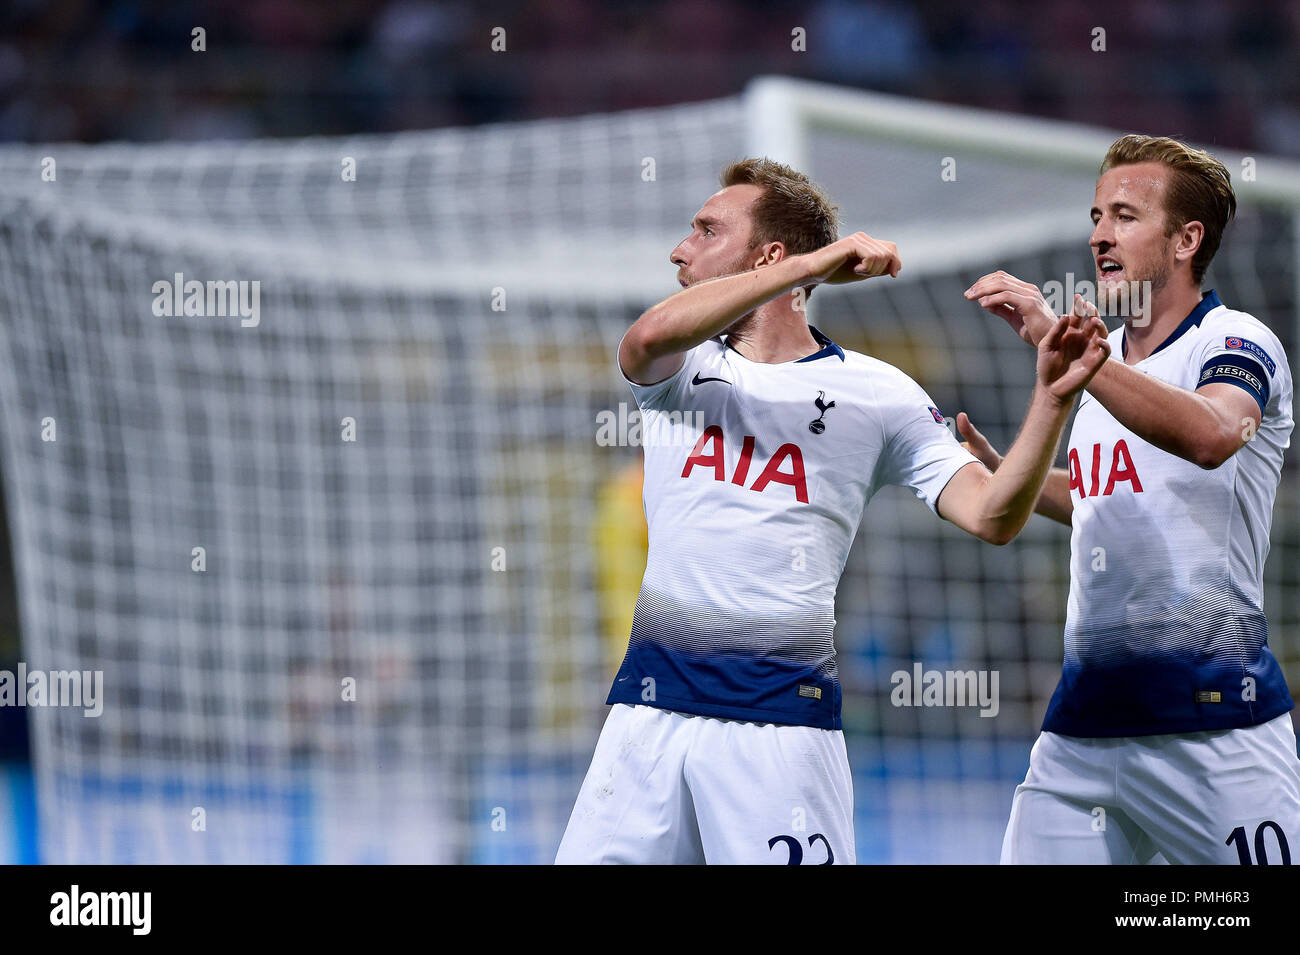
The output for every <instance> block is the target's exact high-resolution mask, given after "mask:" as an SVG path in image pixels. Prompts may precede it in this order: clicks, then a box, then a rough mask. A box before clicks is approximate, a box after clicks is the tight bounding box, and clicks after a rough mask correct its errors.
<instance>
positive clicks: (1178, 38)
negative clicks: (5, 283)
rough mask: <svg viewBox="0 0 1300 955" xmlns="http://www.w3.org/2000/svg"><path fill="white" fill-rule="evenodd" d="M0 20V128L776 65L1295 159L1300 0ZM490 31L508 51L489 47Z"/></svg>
mask: <svg viewBox="0 0 1300 955" xmlns="http://www.w3.org/2000/svg"><path fill="white" fill-rule="evenodd" d="M0 10H2V12H0V140H8V141H14V140H21V141H63V140H81V141H90V142H94V141H102V140H109V139H133V140H154V139H213V138H241V137H249V136H268V135H269V136H295V135H307V134H314V133H324V134H331V133H346V132H380V131H393V130H402V129H416V128H431V127H437V126H446V125H463V124H477V123H484V122H492V121H499V120H516V119H526V118H531V117H542V116H559V115H571V114H576V113H585V112H591V111H601V110H613V109H622V108H627V107H635V106H646V105H658V104H667V103H676V102H682V101H687V100H698V99H707V98H712V97H716V96H722V95H727V94H731V93H734V92H737V91H739V90H740V89H741V88H743V86H744V84H745V82H746V81H747V80H748V79H749V78H750V77H752V76H754V75H756V74H760V73H782V74H788V75H796V76H806V77H810V78H815V79H821V80H827V81H832V82H838V83H845V84H851V85H856V86H861V87H866V88H871V89H878V90H883V91H887V92H895V93H901V94H907V95H915V96H922V97H926V98H928V99H933V100H940V101H947V102H956V103H967V104H974V105H980V106H987V107H992V108H996V109H1004V110H1015V111H1020V112H1026V113H1031V114H1037V115H1043V116H1054V117H1060V118H1065V119H1073V120H1079V121H1084V122H1091V123H1100V124H1104V125H1108V126H1114V127H1123V128H1131V129H1137V128H1141V129H1144V130H1148V131H1151V132H1164V133H1174V134H1180V135H1183V136H1187V137H1190V138H1193V139H1196V140H1200V141H1203V142H1207V143H1213V144H1218V145H1226V146H1232V147H1237V148H1242V149H1259V150H1262V151H1266V152H1276V153H1282V154H1291V155H1300V71H1297V69H1296V66H1295V64H1296V62H1297V61H1300V3H1296V2H1294V0H1244V2H1231V0H1097V2H1092V3H1087V4H1081V3H1077V2H1074V0H984V2H980V3H969V2H957V0H935V2H919V3H913V4H908V3H901V2H894V0H816V2H808V3H783V2H774V0H612V2H597V0H545V2H532V3H525V2H518V0H486V2H474V0H321V2H308V0H6V2H5V3H4V4H3V5H0ZM498 27H500V28H502V29H503V30H504V34H501V33H497V45H498V46H500V44H501V43H502V42H504V46H505V49H504V50H493V49H492V44H493V35H494V33H493V31H494V29H495V28H498ZM195 28H202V30H203V31H204V37H203V45H204V46H205V49H204V50H202V51H196V50H195V49H193V48H192V47H193V44H194V40H193V32H192V31H194V29H195ZM798 28H802V30H803V31H804V33H803V37H804V39H803V45H804V47H805V48H804V49H802V50H797V49H794V48H793V47H794V46H797V45H799V40H798V38H797V37H796V36H795V31H796V30H797V29H798ZM1098 29H1101V30H1104V31H1105V32H1104V34H1098V33H1097V30H1098ZM1103 44H1104V50H1101V49H1094V48H1095V47H1099V46H1101V45H1103Z"/></svg>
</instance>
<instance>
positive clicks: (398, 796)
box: [0, 0, 1300, 863]
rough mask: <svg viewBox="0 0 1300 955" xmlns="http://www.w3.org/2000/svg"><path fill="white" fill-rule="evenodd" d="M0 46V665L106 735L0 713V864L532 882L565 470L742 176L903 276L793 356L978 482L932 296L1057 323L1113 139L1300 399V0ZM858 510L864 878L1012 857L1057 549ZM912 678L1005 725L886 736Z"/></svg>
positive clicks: (945, 332)
mask: <svg viewBox="0 0 1300 955" xmlns="http://www.w3.org/2000/svg"><path fill="white" fill-rule="evenodd" d="M0 25H2V31H0V139H3V140H4V141H5V143H6V145H4V146H3V147H0V210H2V212H0V315H3V320H2V321H0V361H3V362H4V364H5V366H6V368H7V372H6V373H5V374H4V375H2V376H0V454H2V455H3V457H2V459H0V480H2V482H3V496H4V510H3V514H4V518H5V520H4V522H3V523H2V524H0V564H3V568H0V569H2V570H3V571H4V572H3V573H2V574H0V669H4V670H10V671H12V670H15V669H16V668H17V665H18V662H19V661H22V662H24V663H26V665H27V666H28V667H30V668H33V669H47V670H54V669H91V670H96V669H98V670H103V671H104V679H105V691H106V701H105V708H104V713H103V715H102V716H101V717H99V718H98V719H91V718H86V717H83V716H82V715H81V712H80V711H79V710H70V709H36V708H18V707H0V757H2V758H3V762H0V766H2V767H3V768H2V769H0V860H10V861H37V860H40V861H50V862H74V861H76V862H109V861H114V862H118V861H121V862H131V861H186V862H239V861H264V862H272V861H284V862H335V861H361V862H383V861H447V862H545V861H548V860H549V859H550V858H551V856H552V855H553V852H554V849H555V845H556V843H557V841H558V838H559V835H560V832H561V830H562V827H563V824H564V822H565V820H566V819H567V815H568V811H569V809H570V808H571V805H572V800H573V797H574V795H575V794H576V791H577V786H578V783H579V781H580V779H581V775H582V773H583V771H584V770H585V768H586V765H587V762H588V760H589V758H590V753H591V747H592V745H593V743H594V740H595V737H596V733H597V732H598V730H599V726H600V722H601V720H602V719H603V717H604V712H605V710H604V706H603V700H604V696H605V693H606V691H607V689H608V681H609V678H610V676H611V675H612V672H613V670H614V668H615V666H616V664H617V661H618V659H619V658H620V657H621V654H622V650H623V648H624V646H625V644H626V637H627V630H628V626H629V622H630V617H631V605H632V602H633V601H634V599H635V593H636V587H637V584H638V583H639V578H640V572H641V569H642V567H643V563H641V561H642V560H643V548H644V533H645V531H644V526H643V524H642V523H641V522H642V515H641V505H640V484H639V482H640V473H639V464H638V460H639V451H638V450H637V449H636V448H635V447H606V446H602V445H601V444H600V443H598V441H597V416H598V415H599V414H600V413H601V412H607V411H613V412H615V413H616V414H617V413H618V411H619V408H620V404H622V405H623V406H624V407H626V408H627V409H628V410H630V409H631V408H632V407H634V405H632V400H631V395H630V393H629V392H628V391H627V390H626V387H625V386H624V385H623V384H622V383H621V381H620V380H619V378H618V375H617V372H616V370H615V368H614V365H613V355H614V349H615V346H616V344H617V342H618V338H619V336H620V335H621V333H622V331H623V329H625V328H626V327H627V325H628V324H629V323H630V322H631V321H632V320H633V319H634V318H635V317H636V315H637V314H638V313H639V312H640V311H641V310H642V309H644V308H645V307H646V306H647V305H648V304H650V303H652V302H653V301H655V300H657V299H658V298H661V297H662V296H664V295H665V294H668V293H670V292H671V291H673V289H674V288H675V285H674V281H673V271H672V269H671V267H670V266H669V264H668V261H667V254H668V251H669V249H671V248H672V247H673V245H674V244H675V243H676V242H677V240H678V239H679V238H680V237H681V235H682V234H683V233H684V229H685V223H686V222H687V220H688V219H689V218H690V216H691V214H692V213H693V212H694V211H695V209H696V208H697V207H698V206H699V205H700V204H701V203H702V201H703V200H704V198H706V197H707V196H708V195H709V194H710V193H711V192H713V191H714V189H715V188H716V185H715V183H716V176H717V173H718V170H719V168H720V167H721V166H722V165H723V164H724V163H725V162H727V161H728V160H730V159H733V158H735V157H737V156H740V155H744V154H752V153H755V152H765V153H767V154H770V155H775V156H778V157H780V158H786V159H789V160H792V161H795V162H797V163H799V164H801V165H802V166H803V167H805V168H806V169H807V170H808V171H809V172H810V173H811V174H812V175H813V176H814V177H815V178H817V179H819V180H820V181H822V182H823V183H824V184H825V185H826V186H827V187H828V188H829V190H830V191H831V193H832V195H833V196H835V198H836V199H837V200H838V201H839V203H840V205H841V207H842V211H843V213H844V217H845V224H846V226H847V227H848V228H864V229H866V230H868V231H871V232H873V233H875V234H880V235H884V236H887V237H889V238H893V239H895V240H896V241H898V242H899V245H900V248H901V249H902V251H903V254H904V257H905V261H906V262H907V268H906V270H905V272H904V273H903V276H902V277H901V278H900V279H899V280H898V281H896V282H888V283H885V282H879V283H876V282H872V283H867V284H865V285H863V286H857V287H853V288H851V289H836V290H826V291H825V292H823V293H819V294H818V295H817V296H816V297H815V299H814V300H813V301H812V303H811V304H812V310H813V320H814V321H815V322H816V323H817V324H818V325H819V327H821V328H822V329H823V330H824V331H826V332H827V333H828V334H830V335H831V336H832V337H833V338H835V339H836V340H837V341H839V342H841V343H842V344H843V345H844V346H845V347H850V348H855V349H859V350H862V351H866V352H869V353H871V354H874V355H877V356H878V357H881V358H883V359H884V360H886V361H890V362H892V363H894V364H896V365H898V366H900V367H902V368H903V369H905V370H906V371H908V372H909V373H910V374H912V375H913V376H914V377H915V378H917V379H918V380H919V381H920V382H921V383H922V384H923V385H925V386H926V387H927V389H928V390H929V391H930V392H931V394H932V395H933V397H934V398H935V399H936V401H937V402H938V404H939V407H940V408H942V409H943V410H944V412H945V413H946V414H949V415H955V414H956V412H957V411H958V410H966V411H967V412H968V413H970V414H971V416H972V418H973V419H974V420H975V422H976V423H977V424H978V425H980V426H981V427H982V428H984V430H985V431H986V433H988V434H990V436H991V437H992V438H993V439H994V440H995V441H997V442H998V443H999V444H1000V445H1003V446H1005V444H1006V443H1007V442H1008V441H1009V440H1010V439H1011V437H1012V436H1013V432H1014V428H1015V425H1016V423H1017V422H1018V421H1019V419H1020V417H1021V414H1022V411H1023V406H1024V402H1025V400H1026V399H1027V394H1028V386H1029V383H1030V382H1031V380H1032V355H1031V353H1030V352H1029V351H1028V349H1026V348H1025V347H1024V346H1023V345H1022V344H1021V343H1020V342H1019V340H1018V339H1016V338H1015V337H1014V336H1013V335H1011V334H1010V333H1009V332H1008V331H1007V330H1006V329H1005V328H1002V327H1001V326H999V325H998V324H997V323H996V322H995V321H994V320H993V319H990V318H987V317H986V316H985V315H984V314H983V313H982V312H981V311H979V310H978V309H976V308H974V307H973V306H970V305H969V304H967V303H965V302H964V301H963V300H962V299H961V290H962V289H964V288H965V287H966V286H967V285H968V284H969V283H970V282H971V281H972V280H973V279H975V278H976V277H978V276H979V275H981V274H983V273H984V272H986V271H989V270H991V269H993V268H1006V269H1007V270H1008V271H1011V272H1013V273H1014V274H1017V275H1019V276H1021V277H1022V278H1025V279H1028V280H1030V281H1034V282H1038V283H1043V282H1047V281H1058V282H1064V281H1066V280H1067V277H1068V276H1070V275H1073V276H1075V277H1076V278H1079V279H1087V278H1089V277H1091V274H1092V269H1091V264H1090V260H1089V257H1088V254H1087V248H1086V239H1087V234H1088V231H1089V223H1088V219H1087V209H1088V206H1089V204H1090V200H1091V197H1092V185H1093V181H1094V176H1095V169H1096V165H1097V163H1098V162H1099V161H1100V158H1101V155H1102V152H1103V151H1104V148H1105V145H1106V144H1108V143H1109V142H1110V140H1111V138H1113V135H1114V134H1115V132H1127V131H1131V130H1140V131H1144V132H1153V133H1168V134H1174V135H1180V136H1184V137H1186V138H1190V139H1192V140H1194V141H1197V142H1200V143H1202V144H1205V145H1208V146H1211V147H1212V148H1214V149H1215V151H1216V152H1218V153H1220V154H1221V155H1222V156H1223V158H1224V159H1225V160H1226V161H1227V162H1228V164H1229V167H1230V168H1231V169H1232V170H1233V172H1234V178H1235V179H1236V180H1237V186H1238V192H1239V196H1240V198H1241V200H1242V203H1243V206H1242V212H1241V216H1240V218H1239V220H1238V221H1237V223H1236V224H1235V225H1234V226H1232V227H1231V228H1230V230H1229V232H1228V234H1227V238H1226V240H1225V246H1224V248H1223V250H1222V251H1221V252H1220V255H1219V258H1218V260H1217V261H1216V263H1215V265H1214V267H1213V269H1212V270H1211V275H1210V279H1209V281H1208V283H1207V285H1208V286H1212V287H1215V288H1217V289H1218V290H1219V292H1220V295H1221V296H1222V297H1223V299H1224V300H1225V302H1228V303H1229V304H1232V305H1235V306H1237V307H1240V308H1243V309H1246V310H1248V311H1251V312H1253V313H1254V314H1256V315H1257V316H1259V317H1260V318H1261V319H1263V320H1264V321H1265V322H1267V323H1268V324H1270V325H1271V326H1272V327H1273V328H1274V330H1275V331H1276V332H1277V333H1278V335H1279V336H1280V337H1281V338H1282V340H1283V342H1284V343H1285V344H1286V346H1287V348H1288V351H1289V353H1290V354H1291V356H1292V360H1293V362H1294V359H1295V350H1294V349H1295V345H1296V338H1297V321H1298V319H1300V309H1298V307H1297V306H1298V305H1300V225H1298V223H1300V172H1298V169H1300V167H1298V166H1297V164H1296V157H1297V156H1300V78H1298V77H1297V74H1296V72H1295V70H1294V63H1295V61H1296V58H1297V53H1300V12H1297V7H1296V5H1295V4H1286V3H1254V4H1245V5H1240V4H1238V5H1233V4H1229V3H1206V2H1195V3H1172V2H1169V3H1166V2H1156V3H1138V4H1119V3H1101V4H1092V5H1087V6H1086V7H1080V6H1078V5H1075V4H1069V3H1065V2H1046V3H1043V2H1039V3H1019V2H1003V3H994V4H991V5H980V6H979V7H977V8H976V7H967V6H966V5H962V4H956V3H924V4H915V5H904V4H895V3H882V2H871V3H849V2H842V0H829V2H823V3H818V4H809V5H806V6H804V7H800V8H798V9H793V10H792V9H791V7H790V6H789V5H785V4H775V3H757V4H743V5H742V4H740V3H739V2H732V0H700V2H685V0H681V2H638V3H606V4H596V3H590V2H585V0H566V2H558V3H548V4H546V5H544V6H542V5H536V6H532V5H524V4H488V5H480V4H468V3H465V4H460V3H441V2H427V3H426V2H401V0H399V2H393V3H387V4H384V3H378V4H376V3H367V4H360V3H348V2H345V3H335V4H330V5H328V6H326V5H321V6H320V7H317V6H316V5H313V4H305V3H296V2H282V0H277V2H270V3H237V2H225V3H220V4H216V3H178V4H161V3H158V4H154V3H142V2H130V0H126V2H117V3H102V4H96V3H68V2H54V3H42V4H37V3H21V2H20V3H16V4H10V5H9V6H8V7H7V8H6V9H5V12H4V13H3V14H0ZM196 26H201V27H204V28H205V30H206V47H207V49H206V51H205V52H201V53H200V52H195V51H193V50H192V49H191V30H192V28H194V27H196ZM498 26H501V27H504V28H505V30H506V34H505V36H506V44H507V48H506V51H505V52H498V53H494V52H492V51H491V47H490V43H491V40H492V31H493V29H494V28H495V27H498ZM799 27H801V28H803V29H804V30H805V31H806V52H796V51H794V50H792V49H791V41H792V36H791V31H792V30H794V29H795V28H799ZM1095 27H1103V28H1104V29H1105V30H1106V35H1105V36H1106V51H1105V52H1094V51H1093V50H1092V49H1091V46H1092V44H1093V42H1094V34H1093V30H1094V28H1095ZM1190 67H1194V68H1190ZM770 75H782V76H786V77H792V78H795V80H796V82H787V81H781V80H757V79H756V78H757V77H760V76H770ZM809 81H817V83H816V85H808V84H809ZM832 84H833V85H832ZM867 91H874V92H867ZM881 94H889V95H881ZM898 97H908V99H900V98H898ZM52 144H53V145H52ZM47 158H53V159H54V161H55V166H54V168H55V169H56V170H57V172H56V175H55V177H54V179H53V181H45V180H44V179H43V178H42V172H43V170H44V169H46V168H47V164H46V162H45V161H46V159H47ZM647 159H649V160H653V162H652V163H649V164H647V162H646V160H647ZM946 159H952V160H954V162H955V166H954V168H955V172H956V178H955V180H952V181H946V180H945V179H943V178H941V170H942V168H943V164H944V161H945V160H946ZM348 160H352V161H353V163H354V166H355V170H356V177H355V181H349V180H347V179H345V178H344V176H343V175H341V170H342V169H344V168H346V165H347V162H348ZM1243 161H1247V162H1246V164H1243ZM1247 168H1250V169H1251V170H1252V171H1253V172H1254V173H1255V178H1254V179H1250V178H1246V177H1242V176H1238V175H1237V174H1238V172H1239V171H1243V170H1245V169H1247ZM176 273H181V274H182V275H183V276H184V277H185V279H187V280H188V279H197V280H199V281H208V280H219V281H228V280H233V281H258V282H259V283H260V295H261V298H260V322H259V324H258V325H257V326H256V327H247V328H246V327H241V323H240V321H239V319H238V318H231V317H228V316H227V317H199V316H188V317H173V318H165V317H158V316H156V315H155V314H154V312H153V309H152V304H153V301H154V298H155V293H154V291H153V285H154V283H155V282H158V281H161V280H165V281H172V280H173V278H174V277H175V275H176ZM46 418H52V419H54V421H55V422H56V425H57V429H58V430H57V440H56V441H53V442H51V441H45V440H42V422H43V420H44V419H46ZM345 419H350V420H351V421H353V422H354V423H355V437H356V440H355V441H348V440H345V437H344V430H345V428H346V427H347V425H346V423H345ZM1298 492H1300V481H1298V479H1297V478H1296V473H1295V469H1294V468H1293V467H1289V468H1288V470H1286V471H1285V472H1284V477H1283V485H1282V488H1281V491H1280V494H1279V501H1278V505H1277V510H1276V512H1275V520H1274V532H1273V555H1272V558H1271V559H1270V562H1269V572H1268V585H1267V586H1268V611H1269V617H1270V620H1271V621H1272V624H1273V632H1272V635H1271V640H1272V642H1273V645H1274V647H1275V650H1276V651H1277V652H1278V655H1279V657H1280V658H1281V659H1282V660H1283V662H1284V665H1285V667H1286V669H1287V673H1288V677H1289V679H1290V680H1291V682H1292V686H1293V687H1294V686H1296V685H1298V684H1300V609H1298V607H1297V597H1300V560H1297V557H1300V554H1297V551H1298V550H1300V493H1298ZM880 497H881V498H883V500H878V501H876V502H874V503H873V505H872V506H871V507H870V508H869V509H868V512H867V515H866V518H865V520H864V525H863V527H862V529H861V531H860V532H859V536H858V540H857V543H856V545H855V548H854V551H853V554H852V556H851V557H850V561H849V565H848V567H847V569H846V574H845V578H844V581H843V583H842V585H841V588H840V601H839V607H838V609H837V617H838V625H837V643H838V646H839V649H840V654H841V658H840V672H841V678H842V680H843V681H844V686H845V707H844V717H845V728H846V734H847V736H848V741H849V748H850V761H851V763H852V766H853V769H854V773H855V784H856V796H857V816H858V819H857V822H858V826H857V836H858V852H859V859H860V860H861V861H864V862H920V863H925V862H965V861H970V862H991V861H996V858H997V850H998V846H999V844H1000V839H1001V833H1002V827H1003V825H1004V823H1005V820H1006V815H1007V812H1008V809H1009V806H1010V798H1011V792H1012V789H1013V788H1014V786H1015V784H1016V783H1017V782H1018V781H1019V780H1020V778H1022V776H1023V773H1024V769H1025V767H1026V765H1027V762H1028V752H1029V746H1030V744H1031V742H1032V740H1033V737H1034V735H1035V732H1036V729H1037V725H1038V721H1039V720H1040V719H1041V716H1042V712H1043V709H1044V707H1045V705H1046V701H1047V698H1048V696H1049V695H1050V693H1051V691H1052V689H1053V687H1054V685H1055V680H1056V676H1057V672H1058V668H1059V663H1060V653H1061V633H1060V628H1061V623H1062V619H1063V614H1064V605H1065V588H1066V584H1067V563H1066V555H1067V544H1068V542H1067V536H1066V533H1065V531H1064V529H1062V528H1058V527H1056V526H1054V525H1051V524H1049V523H1047V522H1045V521H1042V520H1039V519H1036V520H1035V521H1034V522H1032V523H1031V525H1030V527H1029V528H1028V529H1027V531H1026V533H1025V534H1024V535H1022V537H1021V538H1020V539H1019V540H1018V541H1017V542H1015V543H1014V544H1012V545H1011V546H1009V547H1007V548H1002V549H997V548H991V547H986V546H983V545H980V544H978V543H977V542H974V541H972V540H964V539H962V536H961V535H960V533H959V532H954V531H953V530H952V529H951V528H949V527H948V526H946V525H943V524H942V523H941V522H939V521H936V520H935V519H934V518H933V516H932V515H931V514H929V512H928V511H927V510H926V509H925V508H924V506H923V505H921V504H920V503H919V502H917V501H916V500H914V499H913V498H911V496H910V495H909V494H906V493H904V492H894V491H892V490H891V491H887V492H885V493H883V494H881V495H880ZM195 547H203V548H204V549H205V553H206V560H207V566H206V570H205V571H204V572H202V573H196V572H194V571H193V570H192V568H191V562H192V559H193V558H192V550H193V548H195ZM914 662H920V663H922V664H923V666H925V667H926V668H927V669H948V668H953V669H966V668H980V669H985V668H987V669H995V670H997V671H998V672H999V674H1000V690H1001V699H1000V710H999V713H998V715H997V716H996V717H995V718H992V719H986V718H981V717H980V716H979V714H978V712H977V710H976V709H973V708H972V709H928V710H925V709H922V710H918V709H903V708H896V707H894V706H892V705H891V704H890V700H889V692H890V689H891V685H890V679H889V678H890V674H891V673H893V672H894V671H895V670H899V669H903V670H910V669H911V667H912V664H913V663H914ZM347 678H351V679H353V680H355V683H356V700H355V702H351V701H344V700H343V699H342V693H341V681H343V680H344V679H347ZM200 807H201V808H202V809H203V810H204V821H205V825H206V828H205V829H202V830H198V831H196V830H195V828H194V819H195V816H194V810H195V809H196V808H200Z"/></svg>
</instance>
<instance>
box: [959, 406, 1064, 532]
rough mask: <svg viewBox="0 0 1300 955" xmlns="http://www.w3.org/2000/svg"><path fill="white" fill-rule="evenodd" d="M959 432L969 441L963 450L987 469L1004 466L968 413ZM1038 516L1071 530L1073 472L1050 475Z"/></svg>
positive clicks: (1053, 471)
mask: <svg viewBox="0 0 1300 955" xmlns="http://www.w3.org/2000/svg"><path fill="white" fill-rule="evenodd" d="M957 430H958V431H960V432H961V436H962V437H963V438H965V439H966V440H965V441H963V442H962V447H964V448H965V449H966V450H967V451H969V452H970V453H971V454H973V455H975V457H977V458H979V459H980V461H981V462H983V464H984V466H985V467H986V468H988V469H989V470H990V471H996V470H997V469H998V468H999V467H1000V466H1001V465H1002V455H1001V454H999V453H998V450H997V448H995V447H993V444H992V443H991V442H990V441H989V439H988V438H986V437H984V434H983V433H982V432H981V431H980V430H979V429H978V428H976V427H975V425H974V423H972V422H971V420H970V417H969V416H968V415H967V414H966V412H964V411H962V412H959V413H958V415H957ZM1034 512H1035V513H1037V514H1042V515H1043V516H1044V517H1050V518H1051V519H1052V520H1054V521H1059V522H1060V523H1062V524H1064V525H1065V526H1066V527H1069V526H1070V524H1071V523H1072V521H1073V519H1074V500H1073V498H1071V497H1070V472H1069V471H1067V470H1065V468H1052V469H1051V470H1050V471H1048V472H1047V479H1046V480H1045V481H1044V482H1043V490H1042V493H1041V494H1039V495H1038V502H1037V503H1036V504H1035V505H1034Z"/></svg>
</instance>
